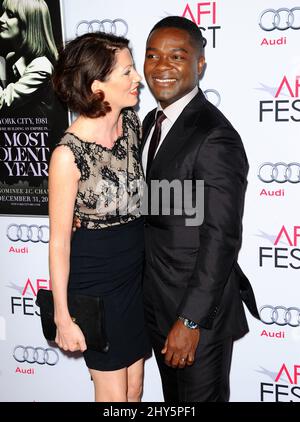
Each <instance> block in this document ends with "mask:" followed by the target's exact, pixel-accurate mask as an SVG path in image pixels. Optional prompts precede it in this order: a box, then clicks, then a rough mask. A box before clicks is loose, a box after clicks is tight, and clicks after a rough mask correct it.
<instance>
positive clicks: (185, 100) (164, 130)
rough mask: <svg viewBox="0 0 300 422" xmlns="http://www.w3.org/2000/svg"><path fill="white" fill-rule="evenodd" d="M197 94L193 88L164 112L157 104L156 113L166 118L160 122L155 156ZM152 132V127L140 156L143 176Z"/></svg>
mask: <svg viewBox="0 0 300 422" xmlns="http://www.w3.org/2000/svg"><path fill="white" fill-rule="evenodd" d="M198 92H199V88H198V86H195V88H194V89H193V90H192V91H190V92H189V93H188V94H186V95H185V96H184V97H182V98H180V99H179V100H177V101H175V102H174V103H173V104H171V105H169V106H168V107H166V108H165V109H164V110H163V109H162V107H161V105H160V104H159V103H158V105H157V110H156V113H157V112H158V110H162V111H163V112H164V114H165V116H166V119H165V120H164V121H163V122H162V125H161V137H160V141H159V144H158V146H157V149H156V152H155V155H156V154H157V151H158V150H159V148H160V147H161V144H162V143H163V141H164V139H165V137H166V136H167V134H168V132H169V130H170V129H171V127H172V126H173V124H174V123H175V121H176V120H177V119H178V117H179V116H180V114H181V113H182V110H183V109H184V108H185V107H186V106H187V105H188V104H189V102H190V101H191V100H192V99H193V98H194V97H195V96H196V95H197V94H198ZM155 116H156V114H155ZM153 131H154V125H153V127H152V128H151V130H150V133H149V136H148V138H147V140H146V143H145V146H144V149H143V154H142V165H143V169H144V173H145V174H146V168H147V159H148V150H149V144H150V139H151V136H152V133H153ZM154 157H155V156H154Z"/></svg>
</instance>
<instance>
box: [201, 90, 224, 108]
mask: <svg viewBox="0 0 300 422" xmlns="http://www.w3.org/2000/svg"><path fill="white" fill-rule="evenodd" d="M204 95H205V97H206V99H207V100H208V101H209V102H210V103H212V104H213V105H214V106H216V107H219V105H220V103H221V95H220V94H219V93H218V91H217V90H216V89H206V90H205V91H204Z"/></svg>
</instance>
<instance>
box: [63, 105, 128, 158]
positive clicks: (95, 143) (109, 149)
mask: <svg viewBox="0 0 300 422" xmlns="http://www.w3.org/2000/svg"><path fill="white" fill-rule="evenodd" d="M124 117H125V116H124V113H122V132H123V133H122V135H120V136H118V137H117V139H116V140H115V142H114V143H113V145H112V146H111V147H106V146H104V145H102V144H99V143H97V142H95V141H85V140H83V139H81V138H80V137H79V136H78V135H76V134H75V133H74V132H71V131H65V133H64V134H65V135H67V134H68V135H72V136H74V138H76V139H78V141H80V142H82V143H84V144H90V145H95V146H97V147H99V148H101V149H103V150H104V151H112V150H113V149H114V148H115V147H116V146H117V145H118V144H119V142H120V141H121V140H122V139H124V138H127V136H128V129H127V126H126V124H125V118H124Z"/></svg>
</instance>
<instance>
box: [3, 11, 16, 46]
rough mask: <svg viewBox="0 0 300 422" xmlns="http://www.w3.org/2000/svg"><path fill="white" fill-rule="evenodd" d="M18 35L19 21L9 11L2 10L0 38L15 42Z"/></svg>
mask: <svg viewBox="0 0 300 422" xmlns="http://www.w3.org/2000/svg"><path fill="white" fill-rule="evenodd" d="M20 34H21V30H20V25H19V19H18V18H17V16H16V15H15V14H14V13H13V12H12V11H11V10H9V9H6V10H4V12H3V14H2V16H1V17H0V38H1V39H3V40H9V41H16V40H17V39H18V38H19V36H20Z"/></svg>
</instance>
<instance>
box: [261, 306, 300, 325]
mask: <svg viewBox="0 0 300 422" xmlns="http://www.w3.org/2000/svg"><path fill="white" fill-rule="evenodd" d="M259 315H260V319H261V321H262V322H263V323H264V324H268V325H271V324H276V325H280V326H284V325H289V326H290V327H299V325H300V309H299V308H295V307H291V308H286V307H284V306H271V305H264V306H262V307H261V308H260V310H259Z"/></svg>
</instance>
